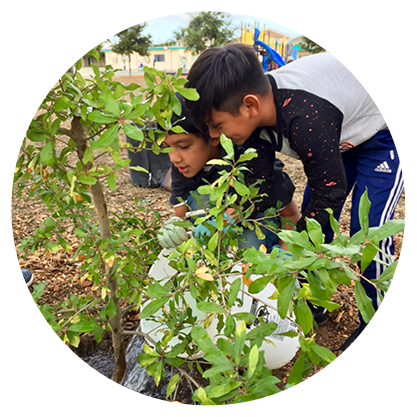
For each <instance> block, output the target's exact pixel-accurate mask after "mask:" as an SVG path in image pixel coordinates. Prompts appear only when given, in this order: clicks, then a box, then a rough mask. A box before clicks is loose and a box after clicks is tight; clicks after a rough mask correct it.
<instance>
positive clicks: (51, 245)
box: [45, 242, 61, 253]
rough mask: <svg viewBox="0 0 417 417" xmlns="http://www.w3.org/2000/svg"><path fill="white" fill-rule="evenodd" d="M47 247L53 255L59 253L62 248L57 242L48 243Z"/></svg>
mask: <svg viewBox="0 0 417 417" xmlns="http://www.w3.org/2000/svg"><path fill="white" fill-rule="evenodd" d="M45 247H46V249H48V250H49V252H52V253H57V252H58V251H59V250H60V249H61V246H59V245H58V244H57V243H55V242H46V243H45Z"/></svg>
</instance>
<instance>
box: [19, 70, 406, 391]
mask: <svg viewBox="0 0 417 417" xmlns="http://www.w3.org/2000/svg"><path fill="white" fill-rule="evenodd" d="M120 81H122V82H123V83H124V84H126V85H127V84H129V83H130V82H136V83H138V84H143V77H123V78H120ZM123 156H124V157H127V153H125V154H124V155H123ZM280 158H281V159H282V160H283V162H284V163H285V170H286V171H287V172H288V174H289V175H290V177H291V179H292V180H293V182H294V185H295V187H296V191H295V195H294V200H295V202H296V203H297V205H298V206H299V207H300V206H301V202H302V196H303V191H304V186H305V182H306V178H305V175H304V172H303V169H302V164H301V163H300V162H299V161H297V160H294V159H292V158H289V157H286V156H284V155H280ZM106 193H107V196H108V205H109V207H111V208H113V209H118V210H133V209H134V207H135V199H136V198H137V197H139V198H140V200H141V201H142V203H141V204H142V205H143V206H144V207H145V208H148V209H150V210H151V211H152V210H158V211H159V213H160V215H161V217H162V218H163V219H165V218H168V217H170V216H172V215H173V208H172V206H171V205H170V204H169V203H168V197H169V195H170V193H169V192H168V191H166V190H165V189H163V188H138V187H134V186H133V185H132V184H131V182H130V174H129V169H128V168H125V169H122V170H121V171H119V175H118V177H117V189H116V191H112V190H110V189H107V190H106ZM349 214H350V198H348V200H347V202H346V204H345V208H344V211H343V213H342V216H341V220H340V224H341V228H342V229H343V232H345V233H348V231H349ZM404 214H405V198H404V194H403V196H402V198H401V200H400V202H399V204H398V206H397V209H396V212H395V216H394V217H395V218H401V219H403V218H404ZM47 216H48V210H47V208H46V206H45V205H44V204H43V203H42V202H39V201H35V200H34V199H31V200H29V199H28V198H27V191H26V192H25V191H24V192H23V195H22V197H21V198H18V197H17V196H16V194H15V193H14V194H13V196H12V224H13V234H14V240H15V245H16V247H18V246H19V244H20V241H21V240H22V239H23V238H25V237H28V236H30V235H31V234H32V233H33V231H34V230H35V229H36V228H37V227H38V226H40V225H41V224H42V222H43V221H44V219H45V218H46V217H47ZM65 238H66V239H67V240H68V241H69V242H70V243H72V245H73V248H74V249H75V248H76V247H77V245H78V240H77V238H76V236H75V235H73V233H72V231H71V230H68V232H67V236H66V237H65ZM402 239H403V235H402V233H401V234H399V235H398V236H396V237H395V244H396V252H395V256H396V257H398V256H399V254H400V250H401V246H402ZM18 257H19V262H20V266H21V268H26V269H29V270H30V271H32V273H33V274H34V277H35V278H34V284H39V283H40V282H43V281H45V282H46V288H45V291H44V294H43V296H42V298H41V302H42V303H47V304H50V305H55V304H57V303H59V302H61V301H63V300H64V299H65V298H67V297H69V296H70V295H71V294H72V293H73V292H75V293H77V294H85V295H87V294H90V293H91V292H92V288H91V282H90V281H84V282H82V281H81V276H82V273H81V272H80V271H79V265H80V262H79V261H78V260H77V259H75V260H74V259H72V257H71V256H70V255H68V254H67V253H66V252H64V251H61V252H58V253H55V254H53V255H49V256H46V255H44V254H40V253H31V254H30V255H29V256H28V258H27V259H24V257H23V256H22V255H20V256H18ZM333 300H334V301H335V302H337V303H339V304H340V305H341V308H340V309H338V310H335V311H334V312H332V313H330V314H329V320H328V321H327V323H326V324H325V325H324V326H322V327H319V328H317V329H316V337H315V341H316V342H317V343H318V344H320V345H322V346H325V347H327V348H329V349H331V350H333V351H334V352H335V353H336V354H338V353H340V352H339V351H338V349H339V348H340V347H341V346H342V344H343V343H344V342H345V340H346V339H347V338H348V337H349V335H350V334H351V333H352V332H353V331H354V330H355V329H356V328H357V326H358V323H359V320H358V310H357V306H356V303H355V300H354V295H353V289H352V288H349V287H345V286H340V287H339V288H338V290H337V291H336V293H335V295H334V298H333ZM126 324H127V327H130V328H135V327H136V326H137V325H138V322H137V316H136V317H135V316H134V315H131V316H129V317H128V318H127V323H126ZM110 347H111V344H110V340H109V339H108V338H105V340H104V341H103V342H102V344H101V345H100V346H99V347H97V346H96V344H95V341H94V338H92V337H85V338H83V341H82V343H81V344H80V347H79V348H78V351H77V350H76V353H77V354H78V355H79V356H81V357H84V356H86V355H89V354H91V353H92V352H95V351H97V349H103V350H108V349H110ZM290 366H291V364H289V365H287V366H285V367H284V368H282V369H280V370H277V371H275V374H276V376H277V377H278V378H280V379H281V380H282V384H281V385H282V386H284V385H285V383H286V380H287V377H288V373H289V369H290ZM318 371H319V368H316V369H313V370H312V372H310V374H309V375H308V377H310V376H311V375H313V374H314V373H315V372H318Z"/></svg>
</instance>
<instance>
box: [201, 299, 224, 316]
mask: <svg viewBox="0 0 417 417" xmlns="http://www.w3.org/2000/svg"><path fill="white" fill-rule="evenodd" d="M197 308H198V309H199V310H200V311H202V312H203V313H206V314H225V313H226V310H225V309H224V308H223V307H222V306H220V305H218V304H216V303H209V302H207V301H200V302H199V303H197Z"/></svg>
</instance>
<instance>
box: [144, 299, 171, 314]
mask: <svg viewBox="0 0 417 417" xmlns="http://www.w3.org/2000/svg"><path fill="white" fill-rule="evenodd" d="M168 301H169V298H168V297H166V298H160V299H158V300H154V301H151V302H150V303H149V304H147V305H146V306H145V308H144V309H143V311H142V312H141V313H140V315H139V319H146V318H148V317H150V316H152V315H153V314H155V313H156V312H157V311H158V310H159V309H160V308H162V306H163V305H165V304H166V303H167V302H168Z"/></svg>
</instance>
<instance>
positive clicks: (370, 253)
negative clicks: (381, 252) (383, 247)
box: [361, 243, 378, 272]
mask: <svg viewBox="0 0 417 417" xmlns="http://www.w3.org/2000/svg"><path fill="white" fill-rule="evenodd" d="M377 253H378V247H377V246H375V245H374V244H373V243H368V244H367V245H366V246H365V249H364V251H363V254H362V258H361V272H364V271H365V269H366V268H367V267H368V266H369V264H370V263H371V262H372V261H373V260H374V258H375V255H376V254H377Z"/></svg>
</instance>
